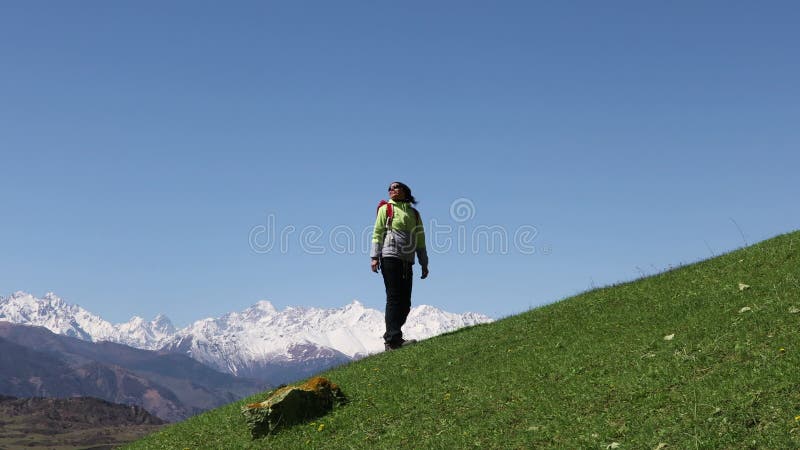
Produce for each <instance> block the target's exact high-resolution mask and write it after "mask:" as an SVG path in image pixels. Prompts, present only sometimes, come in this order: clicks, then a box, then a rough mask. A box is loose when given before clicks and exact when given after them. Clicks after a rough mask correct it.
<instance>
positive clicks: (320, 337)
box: [0, 292, 491, 382]
mask: <svg viewBox="0 0 800 450" xmlns="http://www.w3.org/2000/svg"><path fill="white" fill-rule="evenodd" d="M0 320H7V321H10V322H14V323H19V324H24V325H38V326H43V327H45V328H48V329H50V330H51V331H53V332H55V333H58V334H65V335H68V336H73V337H77V338H80V339H84V340H89V341H100V340H107V341H111V342H117V343H121V344H126V345H129V346H131V347H137V348H142V349H148V350H156V349H159V350H161V351H165V352H172V353H182V354H186V355H189V356H191V357H192V358H194V359H195V360H197V361H200V362H202V363H204V364H207V365H209V366H211V367H214V368H216V369H217V370H220V371H222V372H228V373H232V374H234V375H238V376H245V377H254V378H260V379H265V380H268V381H270V382H282V381H288V380H290V379H295V378H299V377H301V376H304V375H311V374H313V373H315V372H318V371H320V370H323V369H325V368H328V367H331V366H334V365H337V364H340V363H343V362H346V361H348V360H351V359H356V358H359V357H362V356H365V355H368V354H371V353H376V352H379V351H382V350H383V340H382V337H381V336H382V334H383V331H384V318H383V313H381V312H380V311H378V310H375V309H370V308H367V307H365V306H364V305H363V304H361V303H360V302H358V301H353V302H352V303H350V304H349V305H346V306H344V307H342V308H336V309H320V308H299V307H287V308H285V309H283V310H281V311H278V310H277V309H276V308H275V307H274V306H273V305H272V304H271V303H270V302H268V301H260V302H258V303H256V304H255V305H253V306H251V307H249V308H247V309H245V310H244V311H241V312H231V313H228V314H226V315H224V316H222V317H219V318H209V319H203V320H198V321H197V322H194V323H193V324H191V325H189V326H188V327H186V328H183V329H180V330H175V328H174V326H173V325H172V323H171V322H170V321H169V319H168V318H166V317H165V316H162V315H159V316H158V317H156V318H155V319H154V320H152V321H150V322H148V321H145V320H144V319H142V318H140V317H134V318H132V319H131V320H130V321H129V322H127V323H124V324H117V325H112V324H111V323H109V322H106V321H105V320H103V319H101V318H100V317H98V316H96V315H93V314H91V313H89V312H88V311H86V310H85V309H83V308H81V307H79V306H75V305H69V304H67V303H66V302H64V301H63V300H61V299H60V298H58V297H57V296H55V295H54V294H52V293H48V294H47V295H45V297H44V298H43V299H37V298H35V297H33V296H32V295H30V294H26V293H24V292H16V293H14V294H13V295H11V297H8V298H2V297H0ZM486 322H491V319H490V318H489V317H487V316H484V315H481V314H475V313H466V314H454V313H448V312H445V311H442V310H440V309H437V308H434V307H433V306H428V305H421V306H417V307H414V308H412V309H411V313H410V314H409V316H408V321H407V322H406V325H405V326H404V327H403V330H404V337H405V338H406V339H425V338H429V337H431V336H435V335H437V334H441V333H444V332H447V331H452V330H455V329H458V328H461V327H465V326H469V325H475V324H479V323H486Z"/></svg>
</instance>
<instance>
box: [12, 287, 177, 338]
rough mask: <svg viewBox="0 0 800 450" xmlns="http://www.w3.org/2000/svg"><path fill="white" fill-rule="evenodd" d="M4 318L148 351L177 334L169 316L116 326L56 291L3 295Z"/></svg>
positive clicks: (139, 319) (67, 334)
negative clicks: (67, 299) (69, 302)
mask: <svg viewBox="0 0 800 450" xmlns="http://www.w3.org/2000/svg"><path fill="white" fill-rule="evenodd" d="M0 320H5V321H8V322H12V323H18V324H21V325H35V326H40V327H45V328H47V329H48V330H50V331H52V332H53V333H56V334H63V335H65V336H70V337H75V338H78V339H83V340H85V341H93V342H98V341H110V342H116V343H120V344H125V345H129V346H131V347H136V348H142V349H147V350H156V349H159V348H161V347H162V346H163V345H164V344H165V343H166V341H167V340H169V339H170V338H171V337H172V336H173V335H174V334H175V327H174V326H173V325H172V322H170V320H169V319H168V318H167V317H166V316H162V315H159V316H157V317H156V318H155V319H153V320H152V321H150V322H148V321H145V320H144V319H142V318H141V317H133V318H132V319H131V320H130V321H128V322H127V323H121V324H117V325H112V324H111V323H110V322H108V321H105V320H103V319H102V318H100V317H99V316H97V315H95V314H92V313H90V312H89V311H87V310H85V309H83V308H81V307H80V306H78V305H70V304H68V303H67V302H65V301H64V300H62V299H61V298H59V297H58V296H57V295H55V294H53V293H52V292H48V293H47V294H45V296H44V298H36V297H34V296H33V295H31V294H28V293H26V292H19V291H18V292H15V293H13V294H11V296H10V297H0Z"/></svg>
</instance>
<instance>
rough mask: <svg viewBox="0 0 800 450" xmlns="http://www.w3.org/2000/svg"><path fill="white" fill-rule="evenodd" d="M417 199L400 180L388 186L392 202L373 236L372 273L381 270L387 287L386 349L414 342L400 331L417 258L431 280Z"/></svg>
mask: <svg viewBox="0 0 800 450" xmlns="http://www.w3.org/2000/svg"><path fill="white" fill-rule="evenodd" d="M416 203H417V200H416V199H415V198H414V196H413V195H411V189H410V188H409V187H408V186H406V185H405V184H403V183H400V182H399V181H395V182H393V183H391V184H390V185H389V201H388V202H386V201H381V203H380V204H379V205H378V217H377V218H376V219H375V230H374V231H373V233H372V249H371V251H370V258H371V260H372V261H371V264H372V271H373V272H376V273H377V272H378V270H380V271H381V273H382V274H383V284H384V286H386V333H385V334H384V335H383V342H384V346H385V348H386V350H393V349H396V348H400V347H402V346H403V344H408V343H411V342H412V341H406V340H405V339H403V331H402V330H401V328H402V327H403V324H405V323H406V318H407V317H408V313H409V311H410V310H411V280H412V277H413V272H412V270H411V266H412V265H414V255H415V254H416V256H417V259H419V264H420V266H422V276H421V277H420V278H422V279H425V278H427V277H428V253H427V251H426V250H425V229H424V228H423V226H422V219H421V218H420V216H419V212H418V211H417V210H416V209H415V208H414V207H413V206H412V205H414V204H416Z"/></svg>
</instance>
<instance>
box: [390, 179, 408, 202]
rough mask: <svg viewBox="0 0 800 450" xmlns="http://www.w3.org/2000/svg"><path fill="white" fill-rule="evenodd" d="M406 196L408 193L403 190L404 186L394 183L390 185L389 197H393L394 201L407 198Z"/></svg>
mask: <svg viewBox="0 0 800 450" xmlns="http://www.w3.org/2000/svg"><path fill="white" fill-rule="evenodd" d="M405 196H406V195H405V193H404V192H403V188H402V187H401V186H400V185H399V184H397V183H392V184H391V185H390V186H389V198H390V199H392V200H394V201H400V200H403V199H405Z"/></svg>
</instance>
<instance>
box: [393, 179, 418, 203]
mask: <svg viewBox="0 0 800 450" xmlns="http://www.w3.org/2000/svg"><path fill="white" fill-rule="evenodd" d="M393 184H396V185H398V186H400V189H401V190H402V191H403V196H404V197H405V198H406V201H408V202H411V204H412V205H416V204H417V199H415V198H414V196H413V195H411V188H410V187H408V185H406V184H405V183H401V182H399V181H392V182H391V183H389V187H391V186H392V185H393Z"/></svg>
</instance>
